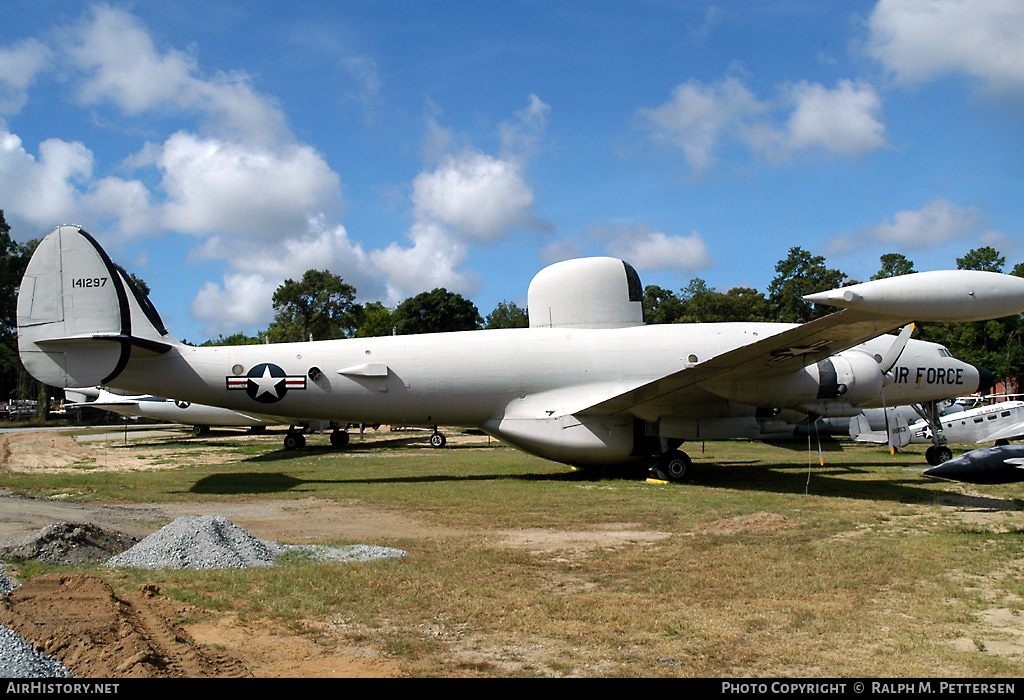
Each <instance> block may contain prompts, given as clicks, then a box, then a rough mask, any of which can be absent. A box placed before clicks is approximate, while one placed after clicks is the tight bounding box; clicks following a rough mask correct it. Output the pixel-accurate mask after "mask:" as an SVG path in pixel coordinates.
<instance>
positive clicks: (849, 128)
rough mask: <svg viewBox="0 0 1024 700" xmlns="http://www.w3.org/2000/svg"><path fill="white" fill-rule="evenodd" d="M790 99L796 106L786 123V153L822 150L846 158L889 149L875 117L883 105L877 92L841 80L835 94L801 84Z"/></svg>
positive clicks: (883, 130)
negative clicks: (813, 148) (817, 148)
mask: <svg viewBox="0 0 1024 700" xmlns="http://www.w3.org/2000/svg"><path fill="white" fill-rule="evenodd" d="M788 92H789V95H790V97H791V99H792V101H793V102H794V104H795V105H796V107H795V108H794V110H793V112H792V114H790V116H789V119H787V120H786V126H785V132H786V137H785V139H784V150H785V151H789V152H792V151H797V150H801V149H804V148H812V147H815V146H820V147H822V148H825V149H827V150H830V151H833V152H835V153H841V154H843V155H861V154H863V153H867V152H868V151H874V150H877V149H879V148H884V147H885V146H887V145H888V144H887V142H886V140H885V138H884V137H883V136H882V134H883V133H884V132H885V126H884V125H883V124H882V123H881V122H880V121H879V120H878V119H877V117H876V115H877V114H878V113H879V112H880V111H881V109H882V101H881V100H880V99H879V97H878V94H877V93H876V92H875V90H874V88H872V87H871V86H869V85H865V84H863V83H861V84H854V83H852V82H851V81H849V80H840V81H839V83H838V84H837V85H836V88H835V89H834V90H829V89H827V88H825V87H824V86H823V85H821V84H819V83H813V84H811V83H808V82H806V81H801V82H800V83H797V84H796V85H794V86H792V87H791V88H790V89H789V90H788Z"/></svg>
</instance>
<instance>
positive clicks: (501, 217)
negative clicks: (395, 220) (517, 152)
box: [412, 152, 535, 242]
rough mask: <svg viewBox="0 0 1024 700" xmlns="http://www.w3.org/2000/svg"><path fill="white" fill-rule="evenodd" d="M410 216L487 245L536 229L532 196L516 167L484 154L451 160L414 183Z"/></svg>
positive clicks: (423, 174)
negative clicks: (515, 231) (524, 228)
mask: <svg viewBox="0 0 1024 700" xmlns="http://www.w3.org/2000/svg"><path fill="white" fill-rule="evenodd" d="M412 188H413V191H412V202H413V207H414V210H413V214H414V216H415V217H416V218H417V220H420V221H424V220H430V219H433V220H435V221H438V222H440V223H442V224H445V225H448V226H452V227H453V228H454V229H455V230H456V231H457V232H458V233H459V234H460V235H462V236H464V237H466V238H470V239H475V240H478V241H484V242H486V241H491V240H494V239H496V238H498V237H499V236H501V235H502V234H503V233H505V232H506V231H507V230H508V229H510V228H514V227H516V226H528V225H535V217H534V216H533V212H532V206H533V191H532V190H531V189H530V188H529V186H527V184H526V182H525V181H524V180H523V177H522V174H521V173H520V169H519V166H518V165H517V163H516V162H514V161H511V160H505V159H500V158H494V157H493V156H489V155H486V154H484V153H478V152H476V153H464V154H462V155H460V156H458V157H454V156H450V157H448V158H447V159H445V160H444V161H443V162H442V163H441V164H440V165H439V166H438V167H437V168H436V169H435V170H433V171H432V172H423V173H420V174H419V175H417V176H416V179H415V180H413V183H412Z"/></svg>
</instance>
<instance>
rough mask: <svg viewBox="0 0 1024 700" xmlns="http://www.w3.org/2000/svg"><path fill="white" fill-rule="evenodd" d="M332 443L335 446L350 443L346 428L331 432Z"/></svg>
mask: <svg viewBox="0 0 1024 700" xmlns="http://www.w3.org/2000/svg"><path fill="white" fill-rule="evenodd" d="M331 444H332V445H334V446H335V447H344V446H345V445H347V444H348V433H346V432H345V431H344V430H335V431H333V432H332V433H331Z"/></svg>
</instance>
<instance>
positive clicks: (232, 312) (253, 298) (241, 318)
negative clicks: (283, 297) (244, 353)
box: [189, 272, 280, 338]
mask: <svg viewBox="0 0 1024 700" xmlns="http://www.w3.org/2000/svg"><path fill="white" fill-rule="evenodd" d="M279 284H280V281H275V280H269V279H267V278H266V277H264V276H263V275H260V274H258V273H248V272H231V273H228V274H226V275H224V286H223V287H220V286H218V285H217V284H215V283H213V282H206V284H204V285H203V287H202V289H200V290H199V293H198V294H196V296H195V298H194V299H193V300H192V304H191V306H190V307H189V311H190V313H191V314H192V316H193V317H195V318H198V319H202V320H205V321H209V323H207V325H206V328H205V332H206V334H207V335H208V336H209V337H211V338H212V337H215V336H216V335H217V334H224V335H231V334H232V333H237V332H238V331H240V330H243V329H248V328H253V327H259V326H266V325H267V322H268V320H269V318H268V317H269V316H270V313H269V312H270V299H271V298H272V297H273V296H274V290H275V289H277V287H278V285H279Z"/></svg>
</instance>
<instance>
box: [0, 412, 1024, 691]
mask: <svg viewBox="0 0 1024 700" xmlns="http://www.w3.org/2000/svg"><path fill="white" fill-rule="evenodd" d="M149 434H150V436H152V435H154V434H155V433H152V432H150V433H149ZM131 437H132V436H131V434H129V435H127V436H126V434H125V433H124V432H123V431H119V432H111V433H108V434H105V435H100V436H94V437H93V438H92V439H91V440H92V441H91V442H87V441H78V440H75V439H74V438H71V437H69V436H67V435H63V434H60V433H57V432H54V431H35V432H25V433H4V434H2V435H0V466H2V467H3V468H4V469H7V470H11V471H18V472H30V473H31V472H35V473H40V472H53V471H60V470H65V469H69V468H75V467H76V465H77V467H82V466H87V467H88V468H89V469H90V470H91V471H97V470H106V471H122V470H141V469H160V468H168V467H170V466H173V463H174V461H175V460H168V459H167V458H166V457H167V455H166V452H165V451H161V450H159V449H156V448H154V449H153V450H152V451H149V450H147V449H145V448H138V449H133V450H131V451H126V450H110V449H104V447H105V446H109V445H110V443H112V442H123V441H124V440H126V439H131ZM427 437H428V434H427V433H422V434H419V435H418V434H415V433H409V434H401V433H390V434H389V433H386V432H383V431H381V432H378V433H373V434H368V435H367V439H371V440H380V441H382V442H385V443H387V444H389V445H395V446H398V445H399V444H407V445H415V444H416V441H417V440H419V441H422V442H423V443H424V445H425V444H426V441H427ZM220 439H221V438H218V440H220ZM223 439H225V440H231V439H232V437H231V435H230V434H229V433H226V434H225V437H224V438H223ZM465 439H473V440H479V439H480V438H479V437H476V438H465V437H460V436H454V435H453V436H449V442H450V443H452V444H457V443H458V441H459V440H465ZM205 442H209V441H205ZM196 450H199V451H202V452H203V455H202V458H203V459H204V460H205V461H206V462H211V463H212V462H213V461H214V460H225V461H226V460H228V459H232V457H231V456H230V454H229V453H230V452H231V451H230V450H224V449H222V448H219V447H218V446H217V445H207V446H206V447H203V446H195V447H190V448H189V452H190V453H192V452H194V451H196ZM961 491H962V493H959V494H957V493H950V492H947V494H946V496H944V498H948V499H951V500H950V502H949V503H948V505H949V507H950V512H952V513H954V514H955V517H958V518H961V519H962V520H963V521H964V522H965V523H969V524H971V525H972V526H975V527H976V526H979V525H984V526H985V527H986V528H989V529H991V530H992V531H993V532H1012V531H1016V530H1018V529H1019V517H1018V516H1019V513H1018V512H1017V510H1018V509H1017V508H1016V507H1015V506H1013V505H1012V504H1008V503H1007V502H1005V501H1002V500H999V502H998V503H996V502H993V499H990V498H987V497H984V496H981V495H979V494H973V493H971V492H970V490H969V489H968V488H967V487H963V488H961ZM67 496H71V494H67ZM214 514H216V515H221V516H224V517H226V518H228V519H229V520H230V521H231V522H232V523H234V524H236V525H238V526H240V527H243V528H245V529H246V530H248V531H249V532H250V533H252V534H253V535H255V536H256V537H259V538H261V539H264V540H271V541H281V542H289V543H297V544H298V543H317V542H320V541H324V540H331V539H344V540H349V541H361V542H366V543H369V544H373V543H374V538H376V537H377V536H378V535H379V533H381V532H387V533H388V534H389V535H390V536H395V537H399V538H410V539H417V538H442V537H444V538H451V537H462V536H465V537H480V536H481V535H482V536H486V537H487V538H488V539H489V540H490V541H492V542H494V543H495V544H496V545H499V546H506V547H510V548H520V549H524V550H527V551H530V552H536V553H543V554H545V555H548V556H551V555H553V556H555V557H559V558H561V557H566V558H571V557H573V556H574V555H578V554H585V553H587V552H590V551H595V550H600V549H608V548H618V547H632V546H645V545H649V544H653V543H656V542H659V541H661V540H662V539H664V538H667V537H669V536H670V535H669V533H665V532H657V531H652V530H650V529H645V528H644V526H643V525H642V524H639V523H612V524H604V525H602V526H600V527H595V528H592V529H585V530H575V531H572V530H570V531H566V530H541V529H507V530H498V529H494V530H488V531H486V532H482V531H460V530H455V529H451V528H440V527H436V526H432V525H430V524H428V523H426V522H424V521H421V520H418V519H417V518H416V517H415V516H414V515H409V514H406V513H399V512H395V511H390V510H387V509H385V508H378V507H373V506H368V505H366V504H364V503H359V502H356V501H351V502H337V501H325V500H319V499H315V498H307V499H303V500H285V499H280V500H262V499H261V500H258V501H257V500H253V501H249V502H245V501H232V502H231V503H225V502H219V503H212V502H211V503H154V504H147V505H141V506H123V505H106V504H97V503H86V504H83V503H75V502H71V501H69V500H63V499H62V497H61V496H60V495H58V497H55V498H48V499H39V498H28V497H24V496H20V495H17V494H13V493H10V492H5V491H3V490H0V556H9V555H4V553H3V552H4V550H3V548H4V547H5V546H8V547H11V546H14V545H18V546H20V547H23V548H24V547H28V548H29V549H31V547H33V546H35V547H36V549H38V550H40V551H42V550H44V549H46V548H45V547H43V546H42V545H41V544H40V542H39V540H41V539H42V538H41V536H40V534H39V533H40V531H41V530H42V529H43V528H47V527H48V526H50V529H51V530H52V529H53V528H52V526H54V525H55V524H59V523H72V524H88V525H89V526H90V527H84V526H79V527H75V526H71V527H64V528H61V529H60V530H59V531H60V532H61V533H65V534H64V536H65V537H67V536H68V535H67V533H77V535H79V536H82V537H85V536H88V537H91V538H92V540H93V541H94V544H95V546H97V547H100V548H103V547H107V548H113V547H115V544H114V543H115V542H117V543H121V544H120V545H116V546H121V547H124V546H126V545H125V544H123V543H124V542H125V539H124V538H123V537H121V535H127V536H128V537H130V538H137V539H138V538H142V537H145V536H146V535H148V534H150V533H152V532H153V531H155V530H156V529H157V527H158V526H159V524H162V523H165V522H169V521H171V520H173V519H175V518H177V517H179V516H182V515H214ZM879 517H880V518H881V521H880V523H879V524H876V525H862V526H859V527H858V528H857V529H855V530H852V531H850V532H847V533H842V534H840V535H837V536H836V539H837V540H842V539H844V538H852V537H859V536H863V535H864V534H865V533H866V532H868V531H869V530H873V529H876V528H881V529H883V530H888V529H890V528H895V530H894V532H895V531H898V530H899V528H907V527H913V523H912V522H910V521H912V520H913V518H906V517H902V518H899V519H887V514H885V513H881V514H879ZM921 517H925V518H929V517H934V516H932V515H928V514H922V516H921ZM889 520H893V522H889ZM794 525H795V523H792V522H789V521H788V520H787V518H786V517H784V516H782V515H779V514H776V513H768V512H762V513H753V514H749V515H744V516H741V517H733V518H723V519H721V520H718V521H715V522H710V523H705V524H703V525H701V526H700V527H699V528H697V529H695V530H694V531H693V532H690V533H677V534H678V535H682V536H687V535H690V536H694V535H701V536H703V535H730V534H734V533H737V532H770V531H774V530H779V529H785V528H787V527H792V526H794ZM96 530H99V531H105V532H106V534H107V535H109V536H107V537H100V536H97V535H96ZM114 533H117V536H114ZM101 534H102V532H101ZM26 542H27V544H26ZM58 544H59V543H58ZM48 546H49V549H47V551H51V552H52V551H54V547H55V546H56V545H53V544H52V543H51V544H50V545H48ZM19 551H22V552H24V551H28V550H25V549H22V550H19ZM115 553H117V552H115V551H109V554H110V555H113V554H115ZM1022 571H1024V560H1019V561H1015V562H1012V563H1011V564H1009V565H1008V567H1007V570H1006V571H1000V572H997V574H996V575H1006V576H1014V577H1020V576H1021V574H1022ZM7 574H8V575H9V576H11V577H12V578H14V579H15V580H17V582H18V583H19V584H20V585H19V587H18V588H16V589H15V590H14V591H13V592H11V593H10V594H8V595H6V596H0V623H2V624H4V625H6V626H7V627H9V628H11V629H13V630H15V631H16V632H18V633H19V634H20V635H21V636H22V637H24V638H25V639H26V640H28V641H29V642H30V643H31V644H32V645H33V646H35V647H36V648H37V649H38V650H40V651H42V652H45V653H48V654H49V655H51V656H53V657H54V658H57V659H59V660H61V661H62V662H63V663H64V664H65V666H67V667H68V668H69V669H70V670H71V671H72V672H73V673H74V674H75V675H76V676H78V677H84V678H89V677H92V678H100V677H102V678H116V677H169V676H187V677H204V676H210V677H213V676H216V677H266V678H272V677H286V678H295V677H349V678H353V677H399V676H402V675H403V674H404V671H403V669H402V668H401V667H400V666H399V665H398V664H397V663H396V662H394V661H393V660H391V658H389V656H388V655H387V654H386V653H384V652H383V650H382V649H380V648H378V647H377V646H374V644H372V643H371V642H369V641H367V640H368V639H370V638H371V636H372V635H370V634H368V633H367V630H364V629H360V628H359V627H358V626H357V625H355V624H353V623H352V622H351V621H348V620H344V619H333V618H328V619H310V620H306V621H304V624H305V627H306V629H305V632H304V633H297V632H296V631H295V630H294V629H291V628H285V627H284V626H283V625H281V624H278V623H276V622H274V621H272V620H269V619H259V618H255V617H253V616H246V617H245V619H238V618H237V617H235V616H234V615H225V614H213V613H210V612H209V611H204V610H197V609H193V608H189V607H188V606H187V605H184V604H183V603H180V602H177V601H174V600H172V599H170V598H168V597H166V596H164V595H162V594H161V592H160V591H159V590H157V589H155V588H154V587H152V586H143V588H142V589H141V590H139V591H135V592H133V593H131V594H129V595H125V596H121V597H119V596H118V595H116V594H115V593H114V591H113V590H112V589H111V588H110V586H109V585H107V584H106V583H105V582H103V581H101V580H100V579H98V578H95V577H92V576H72V575H63V574H49V575H45V576H36V577H32V578H28V579H27V580H23V579H20V578H18V572H17V571H12V567H11V566H8V567H7ZM971 579H972V580H971V585H972V586H973V587H974V589H975V590H980V591H985V590H987V588H986V587H991V586H990V585H989V583H988V582H987V580H986V579H985V578H984V577H971ZM579 585H586V584H585V583H579ZM1018 608H1019V602H1013V601H1010V602H1009V603H1008V602H1007V601H1006V600H1004V599H1003V598H1002V597H1000V596H997V595H996V594H995V592H994V591H993V596H992V607H991V609H989V610H987V611H986V612H985V613H984V618H985V620H984V624H983V628H984V629H982V630H980V631H978V632H977V633H976V634H970V635H965V636H964V637H962V638H959V639H957V640H955V642H954V645H955V646H957V648H960V647H962V648H963V649H964V650H967V651H972V650H973V649H977V648H978V643H979V640H982V641H983V643H984V644H985V649H986V653H989V654H996V655H1005V656H1011V657H1018V656H1020V655H1022V654H1024V625H1022V623H1021V621H1020V620H1021V617H1020V615H1019V614H1018V612H1019V611H1018ZM442 636H443V635H442ZM438 641H439V643H440V642H444V643H445V645H446V648H448V652H447V653H449V654H450V655H451V656H452V658H454V659H456V660H457V661H458V663H462V664H466V665H467V667H472V666H473V665H474V664H484V665H486V666H487V667H489V668H493V669H497V670H498V671H499V672H501V671H507V672H508V673H509V674H513V673H516V672H517V671H519V670H521V669H522V668H524V667H525V666H529V667H530V668H532V669H534V670H535V671H536V669H542V668H544V667H545V664H546V663H547V661H548V660H549V659H550V658H551V653H550V650H548V649H546V648H545V641H544V640H526V641H524V642H523V643H522V644H520V645H515V648H514V649H510V648H509V646H508V645H505V646H500V647H499V646H497V645H495V644H493V642H492V641H490V640H487V639H481V638H479V636H474V635H472V634H468V635H465V636H464V637H463V638H461V639H458V640H456V639H451V640H448V639H441V638H438Z"/></svg>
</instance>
